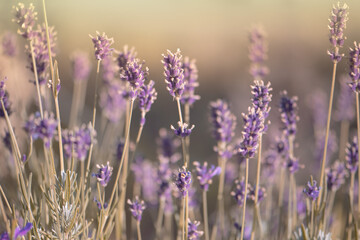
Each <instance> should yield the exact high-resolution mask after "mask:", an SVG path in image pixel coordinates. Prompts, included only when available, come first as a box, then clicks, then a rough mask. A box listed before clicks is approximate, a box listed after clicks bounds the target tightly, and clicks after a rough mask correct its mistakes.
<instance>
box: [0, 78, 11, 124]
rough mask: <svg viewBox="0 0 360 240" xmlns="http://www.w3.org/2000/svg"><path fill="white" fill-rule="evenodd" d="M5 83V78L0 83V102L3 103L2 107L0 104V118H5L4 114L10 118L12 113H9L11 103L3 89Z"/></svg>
mask: <svg viewBox="0 0 360 240" xmlns="http://www.w3.org/2000/svg"><path fill="white" fill-rule="evenodd" d="M5 81H7V77H5V78H4V79H3V80H1V81H0V101H2V102H3V104H4V108H5V109H4V108H3V106H2V105H1V104H0V118H4V117H5V112H6V113H7V114H8V115H9V116H10V114H11V113H12V111H11V103H10V101H9V93H8V92H7V91H6V89H5V87H6V85H5Z"/></svg>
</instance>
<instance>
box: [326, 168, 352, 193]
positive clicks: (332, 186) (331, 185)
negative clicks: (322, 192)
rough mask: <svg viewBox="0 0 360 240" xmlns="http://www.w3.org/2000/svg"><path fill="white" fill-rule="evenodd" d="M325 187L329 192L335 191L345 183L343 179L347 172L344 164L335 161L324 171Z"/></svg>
mask: <svg viewBox="0 0 360 240" xmlns="http://www.w3.org/2000/svg"><path fill="white" fill-rule="evenodd" d="M326 176H327V181H326V182H327V187H328V189H329V190H330V191H336V190H338V189H339V188H340V186H341V185H342V184H344V183H345V178H346V177H347V176H348V172H347V170H346V168H345V164H344V163H342V162H340V161H336V162H335V163H334V164H333V165H332V167H331V168H328V169H327V170H326Z"/></svg>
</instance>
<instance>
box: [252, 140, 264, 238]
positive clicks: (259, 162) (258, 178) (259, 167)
mask: <svg viewBox="0 0 360 240" xmlns="http://www.w3.org/2000/svg"><path fill="white" fill-rule="evenodd" d="M261 147H262V134H260V136H259V152H258V159H257V170H256V185H255V199H254V214H253V225H252V231H251V240H253V239H254V238H255V230H256V224H255V223H256V216H257V214H256V212H257V211H258V200H259V185H260V172H261ZM260 225H261V220H260V221H259V227H260ZM260 235H261V231H260Z"/></svg>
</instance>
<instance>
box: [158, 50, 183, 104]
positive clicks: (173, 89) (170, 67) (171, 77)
mask: <svg viewBox="0 0 360 240" xmlns="http://www.w3.org/2000/svg"><path fill="white" fill-rule="evenodd" d="M162 56H163V60H162V61H161V62H162V63H163V65H164V76H165V83H166V84H167V90H168V91H169V92H170V95H171V96H173V97H174V98H181V96H182V94H183V92H184V88H185V80H184V69H183V68H182V55H181V52H180V49H178V50H177V51H176V52H175V53H172V52H171V51H170V50H167V53H166V54H163V55H162Z"/></svg>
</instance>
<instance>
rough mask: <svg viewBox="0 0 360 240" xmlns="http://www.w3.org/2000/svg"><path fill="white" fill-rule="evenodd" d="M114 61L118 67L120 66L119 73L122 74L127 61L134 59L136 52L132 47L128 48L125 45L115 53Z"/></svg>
mask: <svg viewBox="0 0 360 240" xmlns="http://www.w3.org/2000/svg"><path fill="white" fill-rule="evenodd" d="M117 55H118V56H117V58H116V62H117V65H118V67H119V68H120V74H122V72H123V70H124V69H125V68H126V65H127V63H128V62H131V61H134V59H135V57H136V55H137V53H136V52H135V49H134V48H130V49H129V47H128V46H127V45H125V46H124V47H123V50H122V51H119V52H118V53H117Z"/></svg>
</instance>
